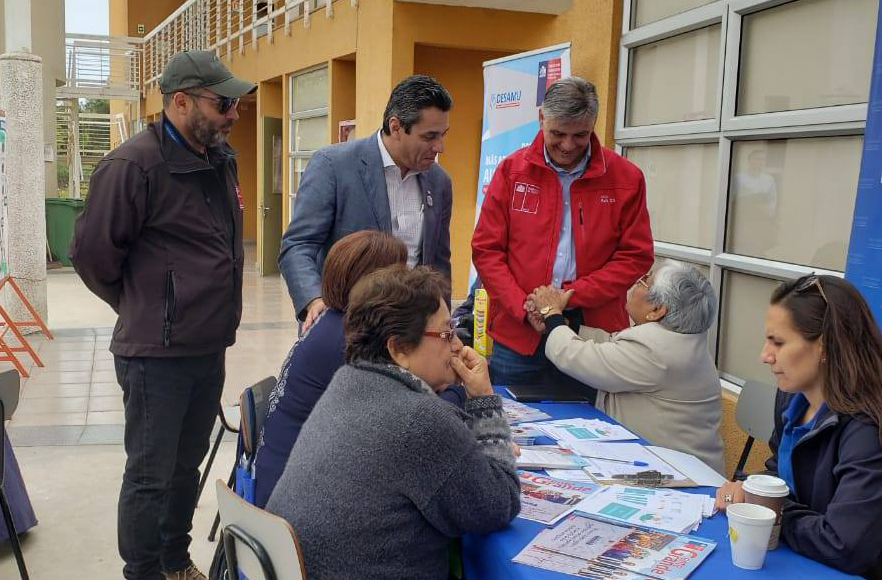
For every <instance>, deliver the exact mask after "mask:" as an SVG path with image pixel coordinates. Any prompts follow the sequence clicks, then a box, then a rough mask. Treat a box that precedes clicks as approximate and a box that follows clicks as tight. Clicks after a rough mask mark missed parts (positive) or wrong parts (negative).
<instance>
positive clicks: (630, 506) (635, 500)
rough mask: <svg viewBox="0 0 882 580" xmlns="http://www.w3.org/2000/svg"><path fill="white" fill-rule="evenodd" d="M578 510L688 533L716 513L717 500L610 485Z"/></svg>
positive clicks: (601, 489) (587, 499) (664, 490)
mask: <svg viewBox="0 0 882 580" xmlns="http://www.w3.org/2000/svg"><path fill="white" fill-rule="evenodd" d="M575 510H576V511H579V512H584V513H587V514H591V515H596V516H600V517H603V518H606V519H611V520H617V521H620V522H623V523H625V524H636V525H640V526H648V527H650V528H655V529H658V530H666V531H669V532H676V533H688V532H694V531H695V530H697V529H698V526H699V525H701V522H702V520H703V519H704V518H706V517H711V516H712V515H713V514H714V498H712V497H710V496H707V495H701V494H694V493H685V492H682V491H676V490H673V489H649V488H645V487H630V486H625V485H610V486H605V487H601V488H600V489H598V490H597V491H596V492H595V493H593V494H591V495H590V496H587V497H586V498H585V499H583V500H582V501H580V502H579V504H578V505H576V506H575Z"/></svg>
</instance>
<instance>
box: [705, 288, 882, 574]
mask: <svg viewBox="0 0 882 580" xmlns="http://www.w3.org/2000/svg"><path fill="white" fill-rule="evenodd" d="M760 357H761V359H762V361H763V362H764V363H765V364H767V365H769V367H770V368H771V371H772V374H773V375H774V376H775V380H776V382H777V386H778V393H777V397H776V401H775V410H774V413H775V431H774V434H773V435H772V439H771V441H769V446H770V447H771V449H772V457H771V458H770V459H769V460H768V461H766V468H767V469H768V472H769V473H771V474H773V475H777V476H778V477H780V478H781V479H783V480H784V481H786V482H787V485H788V486H789V487H790V496H789V497H788V498H787V501H786V502H785V504H784V513H783V521H782V526H781V536H782V537H783V538H784V540H785V541H786V542H787V543H788V545H789V546H790V547H791V548H793V550H794V551H796V552H799V553H800V554H803V555H805V556H808V557H809V558H812V559H814V560H818V561H819V562H823V563H824V564H827V565H828V566H832V567H834V568H837V569H839V570H842V571H843V572H848V573H851V574H862V575H864V576H865V577H867V578H876V579H879V578H882V443H880V442H882V338H880V334H879V328H878V327H877V326H876V322H875V321H874V320H873V315H872V313H871V312H870V310H869V308H868V307H867V303H866V302H865V301H864V299H863V297H862V296H861V295H860V293H859V292H858V291H857V290H856V289H855V288H854V286H852V285H851V284H849V283H848V282H846V281H845V280H842V279H840V278H836V277H834V276H807V277H804V278H800V279H799V280H797V281H795V282H788V283H784V284H782V285H781V286H780V287H778V288H777V289H776V290H775V292H774V293H773V294H772V300H771V304H770V306H769V308H768V310H767V311H766V322H765V343H764V345H763V349H762V353H761V354H760ZM741 501H744V493H743V492H742V490H741V483H740V482H737V483H727V484H725V485H724V486H723V487H721V488H720V489H719V490H717V507H718V508H720V509H725V508H726V506H728V505H729V504H730V503H738V502H741Z"/></svg>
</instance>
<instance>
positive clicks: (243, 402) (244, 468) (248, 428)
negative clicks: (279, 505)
mask: <svg viewBox="0 0 882 580" xmlns="http://www.w3.org/2000/svg"><path fill="white" fill-rule="evenodd" d="M276 382H277V381H276V377H266V378H265V379H263V380H261V381H259V382H257V383H255V384H253V385H251V386H250V387H245V390H244V391H242V395H241V396H240V397H239V413H240V419H239V438H238V441H237V442H236V461H235V463H234V464H233V470H232V472H231V473H230V478H229V479H228V480H227V487H229V488H230V489H234V484H235V483H236V480H237V475H238V476H239V479H240V483H241V484H242V485H244V486H247V485H249V484H250V485H253V481H250V478H249V477H248V476H249V474H250V472H251V467H252V466H253V464H254V452H255V451H257V440H258V438H259V437H260V431H261V429H263V422H264V421H265V420H266V415H267V411H268V409H269V395H270V391H272V390H273V388H274V387H275V386H276ZM237 491H238V492H239V493H240V494H243V495H244V497H245V498H246V499H248V500H249V501H252V500H253V498H254V490H253V488H252V489H251V495H250V498H249V496H248V495H247V493H248V492H247V490H245V489H242V488H241V486H240V488H239V489H238V490H237ZM219 524H220V513H218V515H216V516H215V517H214V523H213V524H212V525H211V531H210V532H209V533H208V541H209V542H213V541H214V537H215V534H216V533H217V527H218V525H219Z"/></svg>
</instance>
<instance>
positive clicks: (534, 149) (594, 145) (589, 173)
mask: <svg viewBox="0 0 882 580" xmlns="http://www.w3.org/2000/svg"><path fill="white" fill-rule="evenodd" d="M544 149H545V137H544V136H543V135H542V131H541V130H540V131H539V132H538V133H536V138H535V139H533V142H532V143H531V144H530V146H529V147H527V151H526V152H525V153H524V158H525V159H526V160H527V161H529V162H530V163H533V164H534V165H540V166H542V167H548V165H546V164H545V153H543V150H544ZM605 173H606V153H605V151H604V149H603V147H602V146H601V145H600V140H599V139H598V138H597V135H596V134H595V133H594V131H592V132H591V159H590V160H588V167H586V168H585V173H583V174H582V177H583V178H589V179H590V178H594V177H600V176H601V175H603V174H605Z"/></svg>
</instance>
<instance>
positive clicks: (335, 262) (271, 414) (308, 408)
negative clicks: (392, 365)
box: [254, 230, 465, 508]
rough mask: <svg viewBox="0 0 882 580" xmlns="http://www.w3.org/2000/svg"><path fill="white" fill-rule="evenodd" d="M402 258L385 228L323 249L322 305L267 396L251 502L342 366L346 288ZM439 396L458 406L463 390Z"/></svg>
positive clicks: (400, 246)
mask: <svg viewBox="0 0 882 580" xmlns="http://www.w3.org/2000/svg"><path fill="white" fill-rule="evenodd" d="M406 263H407V246H405V245H404V243H403V242H402V241H401V240H398V239H397V238H395V237H393V236H392V235H390V234H386V233H382V232H379V231H376V230H364V231H360V232H356V233H354V234H349V235H348V236H346V237H344V238H341V239H340V240H339V241H337V243H335V244H334V245H333V246H332V247H331V249H330V250H329V251H328V256H327V258H325V263H324V266H323V268H322V301H323V302H324V303H325V305H326V306H327V309H326V310H324V311H323V312H322V314H321V315H320V316H319V318H318V319H316V321H315V322H314V323H313V324H312V326H310V327H309V329H308V330H307V331H306V332H305V333H304V334H303V336H302V337H300V339H299V340H298V341H297V342H295V343H294V346H293V347H291V350H290V352H288V356H287V357H286V358H285V362H284V363H283V364H282V370H281V372H280V373H279V381H278V383H277V384H276V387H275V388H274V389H273V390H272V392H271V393H270V397H269V411H268V414H267V417H266V421H265V422H264V425H263V430H262V431H261V433H260V439H259V441H258V450H257V456H256V457H255V460H254V464H255V467H254V503H255V505H257V506H258V507H260V508H263V507H264V506H265V505H266V502H267V500H269V496H270V494H271V493H272V491H273V488H274V487H275V485H276V482H277V481H278V480H279V477H281V475H282V471H284V469H285V464H286V463H287V462H288V455H290V454H291V449H292V448H293V447H294V442H295V441H297V436H298V435H300V428H301V427H302V426H303V423H304V421H306V418H307V417H309V414H310V413H311V412H312V408H313V407H315V404H316V403H317V402H318V400H319V398H320V397H321V396H322V394H323V393H324V392H325V389H326V388H327V387H328V383H330V382H331V378H332V377H333V376H334V373H336V372H337V369H339V368H340V367H341V366H343V351H344V349H345V342H344V339H343V316H344V314H345V312H346V307H347V305H348V304H349V291H350V290H351V289H352V287H353V286H355V283H356V282H358V280H359V279H360V278H361V277H362V276H364V275H365V274H369V273H371V272H373V271H374V270H379V269H380V268H383V267H386V266H391V265H393V264H400V265H405V264H406ZM439 396H440V397H441V398H443V399H445V400H447V401H449V402H451V403H453V404H455V405H458V406H460V407H462V406H463V404H464V402H465V391H463V389H462V387H459V386H457V387H451V388H448V389H447V390H445V391H443V392H442V393H441V394H440V395H439Z"/></svg>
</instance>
